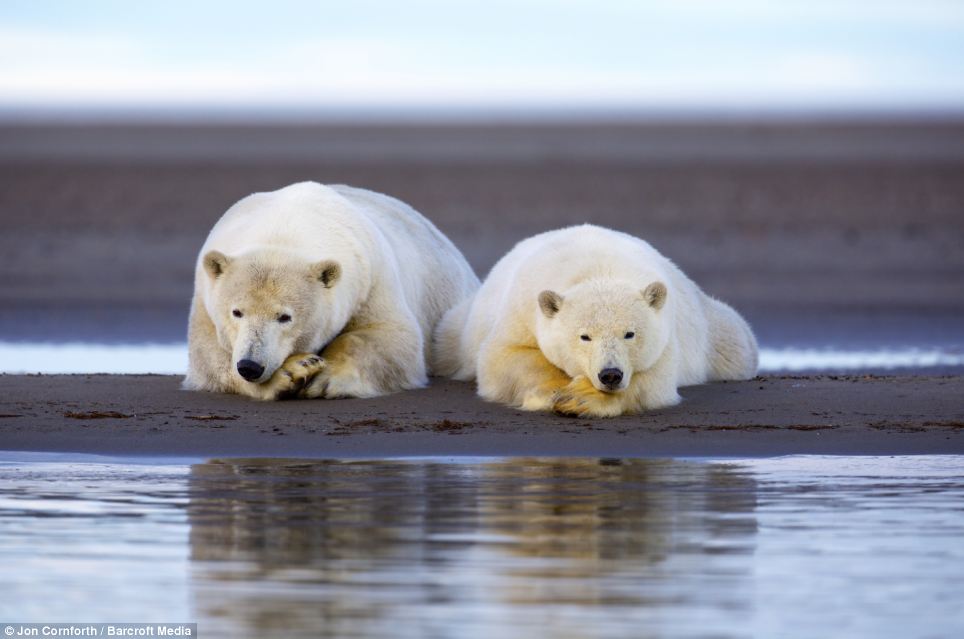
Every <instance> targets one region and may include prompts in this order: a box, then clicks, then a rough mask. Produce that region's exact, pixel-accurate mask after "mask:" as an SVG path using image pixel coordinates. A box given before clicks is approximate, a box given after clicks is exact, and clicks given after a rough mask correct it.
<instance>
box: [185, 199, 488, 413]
mask: <svg viewBox="0 0 964 639" xmlns="http://www.w3.org/2000/svg"><path fill="white" fill-rule="evenodd" d="M478 285H479V284H478V278H476V276H475V274H474V273H473V272H472V269H471V267H469V265H468V263H467V262H466V261H465V258H464V257H463V256H462V254H461V253H460V252H459V250H458V249H457V248H456V247H455V246H454V245H453V244H452V243H451V242H450V241H449V240H448V239H447V238H446V237H445V236H444V235H443V234H442V233H441V232H440V231H439V230H438V229H437V228H435V226H434V225H433V224H432V223H431V222H429V221H428V220H427V219H425V218H424V217H423V216H422V215H420V214H419V213H418V212H416V211H415V210H414V209H412V208H411V207H409V206H408V205H406V204H404V203H402V202H400V201H398V200H396V199H393V198H391V197H388V196H385V195H380V194H378V193H373V192H371V191H365V190H363V189H357V188H352V187H348V186H323V185H321V184H316V183H313V182H304V183H300V184H294V185H291V186H288V187H286V188H283V189H280V190H278V191H273V192H270V193H255V194H254V195H251V196H248V197H246V198H244V199H243V200H241V201H240V202H238V203H237V204H235V205H234V206H232V207H231V208H230V209H229V210H228V211H227V212H226V213H225V214H224V215H223V216H222V217H221V219H220V220H219V221H218V222H217V224H215V226H214V228H213V229H212V230H211V233H210V234H209V235H208V238H207V241H206V242H205V243H204V246H203V248H202V249H201V252H200V254H199V256H198V260H197V265H196V269H195V280H194V298H193V301H192V305H191V316H190V323H189V328H188V347H189V366H188V374H187V377H186V378H185V380H184V386H185V388H188V389H193V390H207V391H217V392H231V393H239V394H242V395H248V396H250V397H254V398H257V399H277V398H280V397H287V396H299V397H326V398H332V397H372V396H376V395H382V394H386V393H391V392H393V391H398V390H401V389H408V388H418V387H421V386H424V385H425V384H426V382H427V374H428V373H429V370H428V365H427V362H428V357H429V354H430V336H431V334H432V331H433V329H434V328H435V326H436V324H437V323H438V321H439V319H440V318H441V317H442V315H443V314H444V313H445V312H446V311H447V310H448V309H450V308H451V307H452V306H454V305H455V304H457V303H459V302H460V301H462V300H463V299H465V298H466V297H467V296H469V295H471V294H472V293H473V292H474V291H475V290H476V289H477V288H478ZM239 365H241V366H240V367H239ZM259 367H261V368H262V370H261V371H259ZM242 370H243V372H244V374H245V375H247V377H248V379H246V378H245V377H243V376H242Z"/></svg>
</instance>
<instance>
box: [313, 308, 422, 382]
mask: <svg viewBox="0 0 964 639" xmlns="http://www.w3.org/2000/svg"><path fill="white" fill-rule="evenodd" d="M321 356H322V358H323V359H324V362H325V367H324V370H323V371H322V372H321V373H320V374H318V375H316V376H315V377H314V379H312V380H311V382H310V383H309V384H308V385H307V386H306V387H305V389H304V390H303V391H301V392H300V393H299V396H300V397H307V398H319V397H324V398H328V399H335V398H341V397H376V396H378V395H385V394H387V393H394V392H397V391H400V390H406V389H411V388H421V387H423V386H425V385H426V384H427V383H428V374H427V371H426V366H425V349H424V344H423V340H422V335H421V332H420V331H419V329H418V328H417V326H405V325H398V324H391V325H389V324H377V325H374V326H366V327H364V328H356V329H350V330H347V331H345V332H344V333H342V334H341V335H339V336H338V337H336V338H335V339H334V340H332V342H331V344H329V345H328V346H327V347H326V348H325V350H323V351H322V353H321Z"/></svg>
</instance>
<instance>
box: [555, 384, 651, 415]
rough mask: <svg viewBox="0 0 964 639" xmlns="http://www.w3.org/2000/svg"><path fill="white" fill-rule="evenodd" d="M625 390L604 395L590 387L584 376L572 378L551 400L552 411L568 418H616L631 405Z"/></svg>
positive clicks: (627, 389)
mask: <svg viewBox="0 0 964 639" xmlns="http://www.w3.org/2000/svg"><path fill="white" fill-rule="evenodd" d="M631 391H632V388H631V387H629V388H626V389H625V390H623V391H620V392H618V393H604V392H602V391H600V390H598V389H597V388H596V387H595V386H593V385H592V382H590V381H589V379H588V378H586V376H585V375H579V376H577V377H574V378H573V379H572V381H571V382H570V383H569V384H567V385H566V386H565V387H563V388H561V389H559V390H558V391H557V392H556V394H555V395H554V396H553V398H552V410H553V411H554V412H556V413H559V414H560V415H567V416H570V417H616V416H617V415H622V414H623V413H626V412H631V411H630V410H628V406H629V405H630V404H631V403H632V402H631V401H627V399H628V398H627V397H626V396H625V395H626V393H628V392H631Z"/></svg>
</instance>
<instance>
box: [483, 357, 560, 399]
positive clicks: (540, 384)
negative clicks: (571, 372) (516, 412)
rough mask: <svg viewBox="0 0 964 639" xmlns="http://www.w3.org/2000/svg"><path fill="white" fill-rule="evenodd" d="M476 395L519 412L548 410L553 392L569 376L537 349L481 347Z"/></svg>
mask: <svg viewBox="0 0 964 639" xmlns="http://www.w3.org/2000/svg"><path fill="white" fill-rule="evenodd" d="M478 379H479V395H481V396H482V397H483V398H485V399H487V400H489V401H493V402H502V403H505V404H509V405H510V406H515V407H517V408H521V409H522V410H550V409H551V408H552V398H553V396H554V395H555V393H556V392H557V391H558V390H559V389H560V388H563V387H564V386H565V385H566V384H568V383H569V382H570V379H569V376H568V375H566V374H565V373H564V372H562V371H561V370H559V369H558V368H556V367H555V366H553V365H552V363H550V362H549V360H547V359H546V357H545V355H543V354H542V351H541V350H539V348H538V347H533V346H521V345H517V344H485V345H483V347H482V349H481V351H480V353H479V369H478Z"/></svg>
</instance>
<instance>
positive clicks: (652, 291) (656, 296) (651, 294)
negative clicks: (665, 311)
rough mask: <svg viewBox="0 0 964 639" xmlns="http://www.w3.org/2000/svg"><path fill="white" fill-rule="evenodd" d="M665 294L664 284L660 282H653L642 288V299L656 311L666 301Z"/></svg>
mask: <svg viewBox="0 0 964 639" xmlns="http://www.w3.org/2000/svg"><path fill="white" fill-rule="evenodd" d="M666 295H667V291H666V285H665V284H663V283H662V282H653V283H652V284H650V285H649V286H647V287H646V288H644V289H643V299H644V300H646V303H647V304H649V305H650V306H652V307H653V308H654V309H655V310H657V311H658V310H659V309H661V308H663V304H665V303H666Z"/></svg>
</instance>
